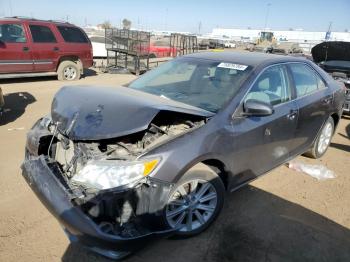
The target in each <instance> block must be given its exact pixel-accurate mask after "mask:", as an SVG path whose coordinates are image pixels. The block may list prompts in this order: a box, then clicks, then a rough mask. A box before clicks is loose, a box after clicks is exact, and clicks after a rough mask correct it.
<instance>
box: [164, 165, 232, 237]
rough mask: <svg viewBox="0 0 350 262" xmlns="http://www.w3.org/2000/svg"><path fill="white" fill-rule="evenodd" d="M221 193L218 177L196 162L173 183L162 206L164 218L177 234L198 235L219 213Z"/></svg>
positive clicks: (222, 192)
mask: <svg viewBox="0 0 350 262" xmlns="http://www.w3.org/2000/svg"><path fill="white" fill-rule="evenodd" d="M224 196H225V186H224V184H223V183H222V181H221V178H220V177H219V176H218V175H217V174H216V173H215V172H214V171H213V170H211V169H210V168H209V167H207V166H206V165H204V164H199V165H196V166H195V167H194V168H192V169H191V170H190V171H189V172H188V173H187V174H185V175H184V177H183V178H182V179H180V181H179V182H178V183H177V184H176V185H175V186H174V188H173V190H172V192H171V194H170V197H169V199H168V203H167V205H166V207H165V209H164V218H165V221H166V223H167V224H168V226H170V227H171V228H174V229H175V230H176V231H175V234H176V235H177V236H183V237H190V236H194V235H197V234H199V233H201V232H202V231H204V230H205V229H206V228H207V227H208V226H209V225H210V224H211V223H212V222H213V221H214V220H215V218H216V217H217V216H218V215H219V213H220V211H221V209H222V207H223V204H224Z"/></svg>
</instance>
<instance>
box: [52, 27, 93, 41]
mask: <svg viewBox="0 0 350 262" xmlns="http://www.w3.org/2000/svg"><path fill="white" fill-rule="evenodd" d="M57 28H58V30H59V31H60V33H61V35H62V37H63V39H64V41H66V42H68V43H88V40H87V38H86V36H85V34H84V33H83V32H82V31H81V30H80V29H79V28H76V27H71V26H57Z"/></svg>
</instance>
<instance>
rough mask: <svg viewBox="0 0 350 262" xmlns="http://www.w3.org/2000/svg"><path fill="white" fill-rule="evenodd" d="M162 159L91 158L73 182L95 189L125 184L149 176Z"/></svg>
mask: <svg viewBox="0 0 350 262" xmlns="http://www.w3.org/2000/svg"><path fill="white" fill-rule="evenodd" d="M159 161H160V159H158V158H157V159H151V160H144V161H119V160H91V161H89V162H88V163H87V164H86V165H85V166H84V167H83V168H82V169H81V170H80V171H79V172H78V173H77V174H76V175H74V176H73V178H72V182H75V183H77V184H83V185H85V186H88V187H92V188H95V189H99V190H102V189H110V188H115V187H120V186H125V185H128V184H132V183H133V182H136V181H138V180H139V179H141V178H143V177H146V176H148V175H149V174H150V173H151V172H152V171H153V170H154V169H155V168H156V166H157V165H158V163H159Z"/></svg>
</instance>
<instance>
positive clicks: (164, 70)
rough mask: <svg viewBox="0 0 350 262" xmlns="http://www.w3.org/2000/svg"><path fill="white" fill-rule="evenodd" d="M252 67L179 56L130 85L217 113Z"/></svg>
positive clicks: (235, 91)
mask: <svg viewBox="0 0 350 262" xmlns="http://www.w3.org/2000/svg"><path fill="white" fill-rule="evenodd" d="M251 70H252V68H251V67H249V66H245V65H241V64H239V63H237V64H236V63H224V62H220V61H212V60H206V59H198V58H178V59H175V60H172V61H170V62H168V63H165V64H163V65H161V66H160V67H158V68H156V69H154V70H152V71H150V72H148V73H147V74H145V75H143V76H141V77H140V78H138V79H136V80H135V81H134V82H132V83H131V84H130V85H129V87H130V88H133V89H136V90H139V91H143V92H146V93H151V94H154V95H157V96H162V97H164V98H168V99H172V100H175V101H178V102H182V103H185V104H188V105H191V106H195V107H199V108H202V109H204V110H207V111H210V112H214V113H216V112H217V111H218V110H220V109H221V108H222V107H223V106H224V104H225V103H226V102H227V101H228V100H230V99H231V98H232V97H233V96H234V95H235V94H236V93H237V92H238V90H239V88H240V86H241V85H242V83H243V81H244V80H245V79H246V78H247V77H248V75H249V73H250V72H251Z"/></svg>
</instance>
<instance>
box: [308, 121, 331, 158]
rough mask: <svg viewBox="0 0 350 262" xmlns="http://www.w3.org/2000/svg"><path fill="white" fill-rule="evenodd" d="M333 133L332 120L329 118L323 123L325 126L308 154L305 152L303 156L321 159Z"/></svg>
mask: <svg viewBox="0 0 350 262" xmlns="http://www.w3.org/2000/svg"><path fill="white" fill-rule="evenodd" d="M333 133H334V120H333V118H332V117H331V116H330V117H329V118H328V119H327V121H326V122H325V124H324V125H323V127H322V129H321V131H320V133H319V135H318V137H317V139H316V141H315V143H314V144H313V146H312V148H311V149H310V150H309V151H308V152H306V153H305V155H306V156H309V157H311V158H315V159H317V158H320V157H322V156H323V155H324V154H325V153H326V151H327V149H328V147H329V145H330V143H331V139H332V136H333Z"/></svg>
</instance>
